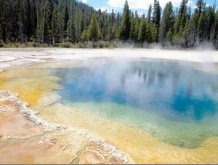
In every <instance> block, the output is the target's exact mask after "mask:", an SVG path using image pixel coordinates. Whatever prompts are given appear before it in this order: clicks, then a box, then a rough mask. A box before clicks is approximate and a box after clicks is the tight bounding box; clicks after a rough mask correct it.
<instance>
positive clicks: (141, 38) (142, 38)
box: [138, 18, 147, 43]
mask: <svg viewBox="0 0 218 165" xmlns="http://www.w3.org/2000/svg"><path fill="white" fill-rule="evenodd" d="M146 38H147V27H146V22H145V19H144V18H142V20H141V23H140V26H139V34H138V40H139V41H140V42H141V43H142V42H144V41H145V40H146Z"/></svg>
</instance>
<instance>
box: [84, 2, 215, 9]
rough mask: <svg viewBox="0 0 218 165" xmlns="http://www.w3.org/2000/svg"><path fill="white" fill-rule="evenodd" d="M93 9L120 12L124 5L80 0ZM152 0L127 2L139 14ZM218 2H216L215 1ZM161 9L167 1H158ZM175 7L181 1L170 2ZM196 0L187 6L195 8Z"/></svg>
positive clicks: (121, 3)
mask: <svg viewBox="0 0 218 165" xmlns="http://www.w3.org/2000/svg"><path fill="white" fill-rule="evenodd" d="M80 1H82V2H84V3H86V4H88V5H90V6H92V7H94V8H95V9H102V10H106V9H107V11H111V9H114V10H115V11H121V10H122V8H123V5H124V2H125V0H80ZM153 1H154V0H128V2H129V6H130V9H132V10H138V11H139V12H142V11H147V9H148V7H149V4H153ZM217 1H218V0H217ZM159 2H160V4H161V6H162V7H164V6H165V4H166V3H167V2H169V0H159ZM171 2H172V3H173V5H174V6H175V7H178V6H179V5H180V2H181V0H171ZM204 2H206V3H207V4H214V0H205V1H204ZM195 3H196V0H189V4H191V5H192V7H195Z"/></svg>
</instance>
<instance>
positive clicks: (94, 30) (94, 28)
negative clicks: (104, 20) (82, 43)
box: [88, 15, 101, 41]
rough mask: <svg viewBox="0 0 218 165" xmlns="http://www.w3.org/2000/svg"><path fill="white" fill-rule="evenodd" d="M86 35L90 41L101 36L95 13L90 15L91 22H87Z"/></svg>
mask: <svg viewBox="0 0 218 165" xmlns="http://www.w3.org/2000/svg"><path fill="white" fill-rule="evenodd" d="M88 36H89V39H90V40H91V41H97V40H98V39H100V38H101V31H100V28H99V24H98V21H97V19H96V16H95V15H93V16H92V19H91V22H90V24H89V28H88Z"/></svg>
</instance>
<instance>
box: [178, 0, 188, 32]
mask: <svg viewBox="0 0 218 165" xmlns="http://www.w3.org/2000/svg"><path fill="white" fill-rule="evenodd" d="M187 3H188V0H182V3H181V5H180V8H179V12H178V15H177V17H176V22H175V33H179V32H180V33H181V32H182V31H183V30H184V28H185V25H186V21H187Z"/></svg>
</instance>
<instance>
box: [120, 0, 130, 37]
mask: <svg viewBox="0 0 218 165" xmlns="http://www.w3.org/2000/svg"><path fill="white" fill-rule="evenodd" d="M130 28H131V20H130V10H129V5H128V2H127V0H126V3H125V5H124V11H123V19H122V24H121V31H120V39H121V40H128V39H129V36H130Z"/></svg>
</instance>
